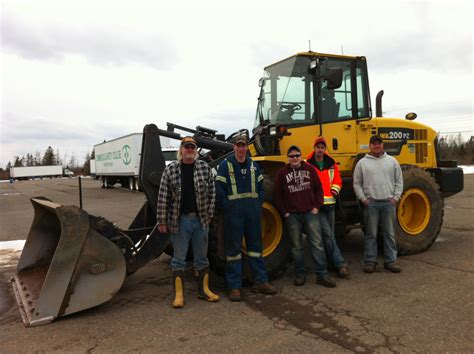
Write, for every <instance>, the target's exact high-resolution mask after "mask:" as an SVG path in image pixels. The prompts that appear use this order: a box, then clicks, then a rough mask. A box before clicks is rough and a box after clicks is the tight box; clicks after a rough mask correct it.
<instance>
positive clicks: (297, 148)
mask: <svg viewBox="0 0 474 354" xmlns="http://www.w3.org/2000/svg"><path fill="white" fill-rule="evenodd" d="M290 151H298V152H299V153H300V154H301V149H300V148H299V147H298V146H296V145H291V146H290V147H289V148H288V151H287V152H286V154H287V155H288V154H289V153H290Z"/></svg>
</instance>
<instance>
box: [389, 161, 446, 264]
mask: <svg viewBox="0 0 474 354" xmlns="http://www.w3.org/2000/svg"><path fill="white" fill-rule="evenodd" d="M402 173H403V194H402V196H401V198H400V201H399V202H398V205H397V213H396V218H397V222H396V223H395V235H396V241H397V247H398V253H399V255H408V254H415V253H420V252H423V251H425V250H426V249H428V248H429V247H430V246H431V245H432V244H433V242H434V241H435V240H436V238H437V237H438V234H439V232H440V230H441V226H442V225H443V216H444V200H443V198H442V197H441V193H440V191H439V187H438V185H437V184H436V182H435V181H434V180H433V178H432V177H431V176H430V174H429V173H428V172H426V171H425V170H422V169H421V168H419V167H417V166H412V165H404V166H402Z"/></svg>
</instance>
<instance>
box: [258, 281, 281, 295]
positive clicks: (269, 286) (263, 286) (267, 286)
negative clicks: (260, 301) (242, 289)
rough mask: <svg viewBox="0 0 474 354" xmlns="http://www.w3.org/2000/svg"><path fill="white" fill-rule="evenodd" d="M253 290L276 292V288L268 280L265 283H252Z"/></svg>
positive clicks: (268, 293) (265, 292)
mask: <svg viewBox="0 0 474 354" xmlns="http://www.w3.org/2000/svg"><path fill="white" fill-rule="evenodd" d="M253 291H254V292H256V293H261V294H267V295H273V294H275V293H276V292H277V289H276V288H275V287H274V286H273V285H272V284H270V283H269V282H266V283H257V284H254V285H253Z"/></svg>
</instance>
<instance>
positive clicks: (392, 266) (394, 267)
mask: <svg viewBox="0 0 474 354" xmlns="http://www.w3.org/2000/svg"><path fill="white" fill-rule="evenodd" d="M383 267H384V268H385V269H387V270H389V271H391V272H392V273H400V272H401V271H402V268H400V266H399V265H397V264H396V263H395V262H393V263H385V264H384V265H383Z"/></svg>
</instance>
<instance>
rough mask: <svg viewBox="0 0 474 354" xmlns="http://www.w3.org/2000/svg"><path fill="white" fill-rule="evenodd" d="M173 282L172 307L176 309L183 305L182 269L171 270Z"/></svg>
mask: <svg viewBox="0 0 474 354" xmlns="http://www.w3.org/2000/svg"><path fill="white" fill-rule="evenodd" d="M173 284H174V294H175V295H174V301H173V307H174V308H175V309H178V308H181V307H183V306H184V270H175V271H173Z"/></svg>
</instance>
